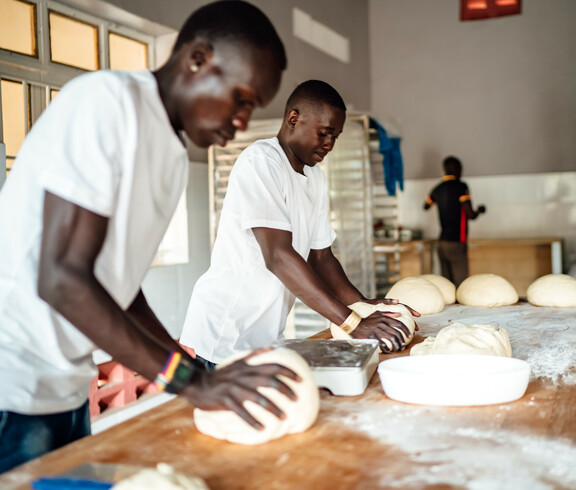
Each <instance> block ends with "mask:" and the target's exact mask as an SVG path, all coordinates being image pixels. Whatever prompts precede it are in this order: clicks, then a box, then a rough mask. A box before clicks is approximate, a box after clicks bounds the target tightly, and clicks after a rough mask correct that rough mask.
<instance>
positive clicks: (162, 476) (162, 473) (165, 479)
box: [112, 463, 209, 490]
mask: <svg viewBox="0 0 576 490" xmlns="http://www.w3.org/2000/svg"><path fill="white" fill-rule="evenodd" d="M147 489H150V490H158V489H162V490H209V488H208V485H206V482H204V480H203V479H202V478H196V477H193V476H187V475H184V474H182V473H177V472H175V471H174V469H173V468H172V467H171V466H170V465H168V464H166V463H158V465H157V466H156V469H152V468H146V469H143V470H140V471H139V472H138V473H136V474H134V475H132V476H130V477H129V478H125V479H123V480H120V481H119V482H118V483H116V485H114V486H113V487H112V490H147Z"/></svg>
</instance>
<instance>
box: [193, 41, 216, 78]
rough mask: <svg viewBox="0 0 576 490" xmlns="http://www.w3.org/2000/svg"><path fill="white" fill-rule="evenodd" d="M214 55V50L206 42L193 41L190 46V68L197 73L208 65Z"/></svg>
mask: <svg viewBox="0 0 576 490" xmlns="http://www.w3.org/2000/svg"><path fill="white" fill-rule="evenodd" d="M213 54H214V49H213V48H212V46H211V45H210V44H209V43H206V42H204V41H192V43H191V44H190V55H189V56H190V58H189V61H190V68H191V71H193V72H196V71H198V70H199V69H200V68H202V67H203V66H204V65H205V64H206V63H208V62H209V61H210V60H211V59H212V56H213Z"/></svg>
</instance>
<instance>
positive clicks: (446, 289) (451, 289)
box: [419, 274, 456, 305]
mask: <svg viewBox="0 0 576 490" xmlns="http://www.w3.org/2000/svg"><path fill="white" fill-rule="evenodd" d="M419 277H421V278H422V279H426V280H427V281H430V282H431V283H432V284H434V286H436V287H437V288H438V289H439V290H440V292H441V293H442V297H443V298H444V303H446V304H447V305H452V304H454V303H456V286H455V285H454V283H453V282H452V281H451V280H450V279H446V278H445V277H444V276H439V275H438V274H422V275H421V276H419Z"/></svg>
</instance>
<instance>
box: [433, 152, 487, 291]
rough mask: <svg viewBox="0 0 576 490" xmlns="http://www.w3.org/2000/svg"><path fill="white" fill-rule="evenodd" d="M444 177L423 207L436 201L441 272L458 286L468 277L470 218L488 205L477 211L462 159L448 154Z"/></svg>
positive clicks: (482, 211) (474, 216) (477, 214)
mask: <svg viewBox="0 0 576 490" xmlns="http://www.w3.org/2000/svg"><path fill="white" fill-rule="evenodd" d="M443 167H444V174H445V175H444V177H443V178H442V182H441V183H440V184H438V185H437V186H436V187H434V189H433V190H432V192H430V194H429V195H428V196H427V198H426V202H425V203H424V209H425V210H428V209H430V207H432V206H433V205H434V204H436V206H437V207H438V216H439V218H440V228H441V232H440V239H439V241H438V257H439V259H440V267H441V270H442V275H443V276H444V277H445V278H447V279H450V281H452V282H453V283H454V284H455V285H456V287H458V286H459V285H460V283H461V282H462V281H463V280H464V279H466V278H467V277H468V244H467V241H468V220H470V219H476V218H477V217H478V216H479V215H480V214H482V213H485V212H486V207H485V206H478V209H477V210H476V211H474V209H473V208H472V201H471V199H470V192H469V190H468V186H467V185H466V183H465V182H462V181H461V180H460V177H461V176H462V163H461V162H460V160H458V158H456V157H453V156H449V157H446V158H445V159H444V162H443Z"/></svg>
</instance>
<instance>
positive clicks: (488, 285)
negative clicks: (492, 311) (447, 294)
mask: <svg viewBox="0 0 576 490" xmlns="http://www.w3.org/2000/svg"><path fill="white" fill-rule="evenodd" d="M456 299H457V300H458V303H460V304H461V305H467V306H488V307H494V306H507V305H513V304H515V303H517V302H518V293H517V292H516V289H514V286H512V284H510V283H509V282H508V281H507V280H506V279H504V278H503V277H502V276H498V275H496V274H475V275H473V276H470V277H468V278H466V279H464V281H462V284H460V286H458V289H457V290H456Z"/></svg>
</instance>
